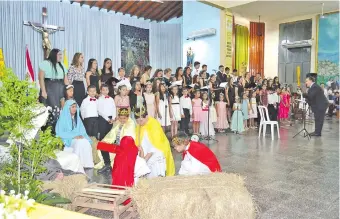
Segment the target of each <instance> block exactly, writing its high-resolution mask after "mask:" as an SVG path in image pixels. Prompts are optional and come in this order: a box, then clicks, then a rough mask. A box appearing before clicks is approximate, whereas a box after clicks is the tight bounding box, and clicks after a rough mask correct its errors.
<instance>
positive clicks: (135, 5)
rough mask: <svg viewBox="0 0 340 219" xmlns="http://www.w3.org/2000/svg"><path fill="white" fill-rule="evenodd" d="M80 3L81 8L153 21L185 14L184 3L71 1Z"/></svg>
mask: <svg viewBox="0 0 340 219" xmlns="http://www.w3.org/2000/svg"><path fill="white" fill-rule="evenodd" d="M73 2H78V3H80V5H81V6H83V5H84V4H85V5H89V6H90V8H92V7H98V8H99V10H106V11H108V12H109V11H114V12H116V13H118V12H121V13H123V14H124V15H125V14H129V15H131V17H132V16H137V17H138V18H144V19H145V20H146V19H150V20H151V21H158V22H160V21H168V20H170V19H171V18H176V17H177V18H178V17H181V16H182V14H183V2H182V1H159V0H152V1H146V0H140V1H118V0H110V1H102V0H100V1H81V0H76V1H71V3H73Z"/></svg>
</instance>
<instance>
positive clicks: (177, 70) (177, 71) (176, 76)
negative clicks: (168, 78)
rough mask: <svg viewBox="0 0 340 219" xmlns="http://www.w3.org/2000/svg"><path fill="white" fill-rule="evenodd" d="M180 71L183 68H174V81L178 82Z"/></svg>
mask: <svg viewBox="0 0 340 219" xmlns="http://www.w3.org/2000/svg"><path fill="white" fill-rule="evenodd" d="M181 69H183V68H182V67H178V68H176V73H175V78H176V80H178V76H179V71H180V70H181ZM182 77H184V73H183V75H182Z"/></svg>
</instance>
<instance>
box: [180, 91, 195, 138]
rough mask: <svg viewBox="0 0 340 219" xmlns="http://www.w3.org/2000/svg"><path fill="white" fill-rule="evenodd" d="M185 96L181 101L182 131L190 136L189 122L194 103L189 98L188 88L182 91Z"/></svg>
mask: <svg viewBox="0 0 340 219" xmlns="http://www.w3.org/2000/svg"><path fill="white" fill-rule="evenodd" d="M182 94H183V96H181V98H180V99H179V106H180V109H181V117H182V119H181V129H182V130H183V131H184V132H185V133H186V134H189V122H190V115H192V103H191V98H190V96H189V91H188V88H187V87H183V91H182Z"/></svg>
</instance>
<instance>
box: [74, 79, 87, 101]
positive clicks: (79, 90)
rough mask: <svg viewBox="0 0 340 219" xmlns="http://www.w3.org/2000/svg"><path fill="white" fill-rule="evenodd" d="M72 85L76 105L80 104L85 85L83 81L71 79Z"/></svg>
mask: <svg viewBox="0 0 340 219" xmlns="http://www.w3.org/2000/svg"><path fill="white" fill-rule="evenodd" d="M72 85H73V87H74V89H73V90H74V93H73V98H74V100H75V101H76V102H77V104H78V106H79V107H80V106H81V103H82V102H83V100H84V98H85V97H86V95H85V87H84V82H83V81H73V82H72Z"/></svg>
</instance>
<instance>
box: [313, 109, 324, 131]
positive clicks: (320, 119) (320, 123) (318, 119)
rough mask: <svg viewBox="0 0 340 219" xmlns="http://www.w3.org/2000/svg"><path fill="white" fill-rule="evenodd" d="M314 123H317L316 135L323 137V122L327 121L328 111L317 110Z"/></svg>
mask: <svg viewBox="0 0 340 219" xmlns="http://www.w3.org/2000/svg"><path fill="white" fill-rule="evenodd" d="M313 112H314V121H315V134H317V135H321V131H322V126H323V121H324V120H325V114H326V109H323V110H315V111H313Z"/></svg>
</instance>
